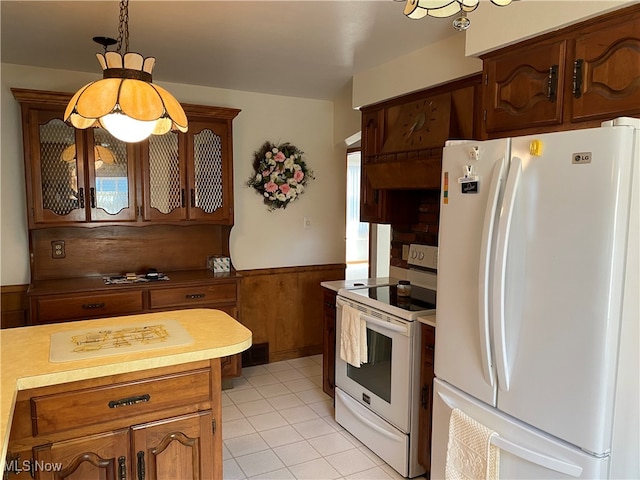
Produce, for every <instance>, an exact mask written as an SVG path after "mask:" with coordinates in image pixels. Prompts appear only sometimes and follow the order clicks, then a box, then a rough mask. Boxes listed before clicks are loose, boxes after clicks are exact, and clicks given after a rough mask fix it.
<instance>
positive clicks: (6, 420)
mask: <svg viewBox="0 0 640 480" xmlns="http://www.w3.org/2000/svg"><path fill="white" fill-rule="evenodd" d="M164 324H167V325H171V324H175V327H177V329H178V330H179V332H178V333H180V332H181V334H180V335H177V337H179V339H178V341H177V342H173V344H171V342H166V343H167V346H165V345H163V344H162V341H156V342H155V343H151V344H149V345H147V346H146V347H145V346H143V347H141V349H139V350H137V351H125V352H124V353H119V352H118V353H114V351H113V350H115V349H111V352H109V353H107V354H105V355H98V354H95V353H94V354H91V353H89V355H88V356H87V355H86V353H85V352H82V353H79V356H80V357H82V358H81V359H74V358H71V359H68V358H66V357H65V355H67V354H66V353H63V354H62V356H60V352H58V356H59V358H56V359H55V361H51V360H52V357H51V355H53V353H55V352H54V351H55V350H56V348H55V347H56V345H55V342H54V345H53V349H52V338H58V337H59V336H60V335H63V336H64V335H65V332H66V333H69V334H70V335H71V334H74V333H76V332H81V331H86V332H96V331H100V332H101V333H102V332H114V331H130V327H132V326H134V327H137V326H140V325H149V326H158V325H160V326H162V325H164ZM75 337H77V336H74V339H75ZM168 337H171V335H168ZM251 340H252V335H251V331H249V330H248V329H247V328H245V327H244V326H242V325H241V324H240V323H238V322H237V321H236V320H234V319H233V318H231V317H230V316H229V315H227V314H226V313H224V312H222V311H219V310H210V309H192V310H176V311H168V312H160V313H152V314H143V315H129V316H125V317H114V318H104V319H98V320H85V321H78V322H66V323H59V324H48V325H39V326H32V327H23V328H15V329H8V330H2V331H0V345H1V357H0V358H1V365H0V373H1V377H0V382H1V383H0V388H1V390H0V435H1V437H0V438H1V439H2V449H1V452H0V455H1V456H0V467H1V468H2V471H3V472H4V471H6V467H7V466H9V467H12V468H13V469H14V470H16V473H18V476H16V477H12V478H22V477H21V476H20V473H21V472H22V473H25V472H24V470H29V469H32V470H33V468H36V467H38V465H39V466H40V467H41V469H44V468H52V465H53V467H55V465H54V464H55V460H56V459H69V458H71V454H70V452H72V450H73V449H74V448H75V449H76V450H78V444H79V443H82V442H84V444H83V445H81V447H83V448H84V445H87V447H86V448H88V449H89V450H90V451H91V452H93V453H95V452H97V454H96V455H95V457H96V459H97V460H96V462H95V463H96V464H100V461H102V462H103V464H105V465H107V466H106V467H105V469H106V470H108V471H109V472H112V473H113V474H114V478H125V477H127V478H128V477H130V476H131V477H133V476H134V475H133V472H134V471H136V469H140V468H142V469H144V459H141V458H140V454H141V452H143V451H147V452H149V451H152V450H153V449H149V448H141V449H140V451H139V452H138V458H137V459H127V457H129V456H130V454H129V452H130V451H138V445H137V444H136V443H135V441H137V440H136V439H139V438H141V439H142V440H141V442H142V444H144V445H148V444H149V443H150V442H151V443H153V441H154V439H158V438H160V437H158V435H160V436H161V437H162V438H163V439H164V440H162V441H164V443H163V444H162V445H158V448H156V449H155V450H153V451H154V452H156V451H157V452H160V454H159V455H158V456H157V457H154V458H153V459H152V458H147V478H154V477H155V468H156V467H157V468H159V466H161V464H162V465H164V466H167V465H168V464H171V468H172V469H174V470H173V471H174V472H178V473H189V475H190V476H193V477H196V478H199V477H204V474H205V471H203V465H202V462H200V461H198V462H197V461H196V460H193V461H189V462H175V461H173V462H172V460H171V456H172V455H173V453H176V452H178V451H180V448H182V449H183V450H184V449H187V450H189V452H191V453H190V454H192V453H193V452H194V451H197V450H201V449H203V448H205V450H202V453H204V452H205V451H206V448H209V449H211V451H212V452H213V457H214V458H213V460H214V462H212V459H211V458H208V459H206V460H207V461H208V462H209V463H214V465H205V467H207V469H208V467H210V471H211V472H213V478H218V477H219V478H221V474H222V466H221V462H222V450H221V449H222V443H221V428H219V426H220V424H221V419H220V411H221V406H220V393H221V392H220V360H219V358H220V357H223V356H227V355H233V354H236V353H240V352H242V351H244V350H246V349H247V348H249V347H250V346H251ZM143 343H144V342H143ZM112 346H113V345H112ZM94 349H95V347H94ZM86 350H90V349H86ZM121 350H123V351H124V350H127V349H126V348H122V349H121ZM105 351H106V349H105ZM103 400H104V401H103ZM105 412H106V415H103V413H105ZM14 413H15V415H14ZM25 417H26V418H25ZM29 417H31V418H29ZM207 422H208V432H205V433H206V435H205V436H206V437H207V438H204V440H203V439H202V438H199V437H198V435H197V434H196V433H197V432H196V433H194V425H196V426H198V428H200V427H202V426H203V425H205V424H206V423H207ZM12 423H13V428H12ZM172 423H174V424H175V428H174V429H173V430H172V429H171V428H169V429H168V430H167V428H168V427H166V426H167V425H171V424H172ZM163 426H164V427H165V428H164V430H162V427H163ZM216 426H217V427H218V428H217V430H218V432H217V433H216V432H215V430H216ZM183 427H184V428H183ZM154 429H155V430H154ZM179 430H180V431H179ZM182 430H184V432H183V431H182ZM212 430H213V435H211V431H212ZM65 432H66V433H65ZM158 432H160V433H158ZM162 432H168V433H166V434H164V436H163V435H162ZM154 435H156V436H155V437H154ZM10 436H11V444H12V447H11V449H12V450H16V451H22V453H23V456H22V458H20V459H18V458H16V454H15V451H13V452H12V454H13V456H12V457H11V458H8V457H7V450H8V446H9V443H10ZM16 437H17V438H18V440H17V441H16V440H15V439H16ZM72 437H73V438H72ZM193 437H197V442H196V443H197V444H198V445H199V446H196V447H189V441H190V440H192V439H193ZM173 440H177V441H173ZM39 442H41V443H39ZM145 442H146V443H145ZM35 443H37V444H38V446H35ZM171 443H174V444H179V445H178V446H177V447H176V446H175V445H173V446H171V445H169V444H171ZM31 447H34V448H33V449H31ZM107 447H108V448H107ZM183 447H184V448H183ZM162 451H166V452H168V453H167V455H164V457H167V458H164V459H162V457H161V452H162ZM171 452H173V453H171ZM31 453H33V455H34V456H35V457H36V459H35V461H36V462H42V463H35V464H34V463H33V462H32V463H31V464H27V463H25V462H26V461H28V460H29V459H28V458H25V457H26V456H28V455H30V454H31ZM121 453H122V455H121ZM183 453H184V452H183ZM85 457H87V456H85ZM201 457H202V455H201ZM87 458H88V457H87ZM189 458H191V457H189ZM193 458H195V457H193ZM105 459H107V460H108V459H111V460H110V463H109V461H103V460H105ZM167 459H168V460H167ZM141 461H142V462H143V463H141ZM115 462H117V465H116V464H115ZM136 462H137V463H136ZM84 463H87V462H84ZM187 463H188V465H187ZM205 463H206V462H205ZM216 463H217V464H216ZM25 467H26V468H25ZM73 468H84V467H82V466H80V467H78V465H75V466H74V467H73ZM176 468H178V469H179V470H176ZM81 471H82V470H76V472H81ZM30 473H34V472H33V471H31V472H30ZM39 473H41V474H43V475H42V476H40V477H36V478H53V477H49V475H52V474H51V472H43V471H41V472H39ZM116 474H117V476H116ZM204 478H207V477H204Z"/></svg>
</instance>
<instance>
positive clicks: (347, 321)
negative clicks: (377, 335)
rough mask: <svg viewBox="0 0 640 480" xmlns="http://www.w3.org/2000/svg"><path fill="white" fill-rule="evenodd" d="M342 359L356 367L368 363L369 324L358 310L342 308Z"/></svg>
mask: <svg viewBox="0 0 640 480" xmlns="http://www.w3.org/2000/svg"><path fill="white" fill-rule="evenodd" d="M341 321H342V328H341V329H340V358H341V359H342V360H344V361H345V362H347V363H348V364H350V365H353V366H354V367H358V368H360V365H361V364H363V363H367V322H366V321H365V320H364V319H362V318H360V312H359V311H358V309H357V308H353V307H352V306H350V305H343V306H342V317H341Z"/></svg>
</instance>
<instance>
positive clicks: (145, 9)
mask: <svg viewBox="0 0 640 480" xmlns="http://www.w3.org/2000/svg"><path fill="white" fill-rule="evenodd" d="M0 6H1V10H0V17H1V48H2V50H1V60H2V62H3V63H15V64H22V65H33V66H40V67H50V68H57V69H65V70H75V71H84V72H92V73H93V72H95V73H96V74H100V72H101V70H100V66H99V64H98V62H97V60H96V58H95V53H96V52H101V51H102V46H100V45H98V44H97V43H95V42H93V41H92V38H93V37H94V36H107V37H112V38H116V39H117V37H118V18H119V4H118V1H117V0H108V1H82V0H75V1H73V0H72V1H57V0H44V1H42V0H41V1H24V0H19V1H7V0H2V1H1V2H0ZM403 8H404V2H397V1H393V0H321V1H312V0H297V1H269V0H259V1H243V0H234V1H222V0H209V1H167V0H165V1H149V0H131V1H130V3H129V40H130V48H129V49H130V51H136V52H139V53H141V54H142V55H146V56H154V57H156V67H155V69H154V77H153V78H154V81H159V82H163V81H164V82H176V83H185V84H192V85H204V86H211V87H220V88H227V89H233V90H243V91H252V92H260V93H271V94H277V95H290V96H296V97H306V98H317V99H326V100H331V99H333V98H335V96H336V94H337V93H338V92H339V91H340V90H341V89H342V88H344V87H345V86H346V85H347V84H348V83H349V81H350V79H351V78H352V77H353V75H354V74H356V73H359V72H362V71H366V70H368V69H370V68H372V67H375V66H377V65H381V64H384V63H386V62H388V61H390V60H392V59H393V58H395V57H398V56H401V55H404V54H407V53H409V52H412V51H414V50H418V49H420V48H422V47H424V46H425V45H428V44H429V43H431V42H434V41H437V40H439V39H442V38H445V37H446V36H450V35H461V34H460V33H458V32H456V31H455V30H453V28H452V27H451V21H450V20H449V19H440V20H439V19H431V18H424V19H421V20H410V19H408V18H406V17H405V16H404V15H403V14H402V10H403ZM111 48H112V49H113V48H114V47H111Z"/></svg>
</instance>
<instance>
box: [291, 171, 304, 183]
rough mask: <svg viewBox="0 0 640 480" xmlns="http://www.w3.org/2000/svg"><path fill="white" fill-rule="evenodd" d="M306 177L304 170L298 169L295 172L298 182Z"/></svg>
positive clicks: (294, 176)
mask: <svg viewBox="0 0 640 480" xmlns="http://www.w3.org/2000/svg"><path fill="white" fill-rule="evenodd" d="M303 178H304V172H303V171H302V170H296V171H295V172H294V174H293V179H294V180H295V181H296V182H301V181H302V179H303Z"/></svg>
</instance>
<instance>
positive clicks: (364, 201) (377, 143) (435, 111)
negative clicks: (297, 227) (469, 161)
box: [360, 75, 480, 225]
mask: <svg viewBox="0 0 640 480" xmlns="http://www.w3.org/2000/svg"><path fill="white" fill-rule="evenodd" d="M479 89H480V75H472V76H470V77H466V78H463V79H460V80H456V81H453V82H451V83H448V84H446V85H441V86H439V87H435V88H431V89H428V90H423V91H420V92H415V93H411V94H408V95H405V96H403V97H401V98H395V99H393V100H389V101H386V102H383V103H379V104H376V105H370V106H367V107H363V108H362V130H361V131H362V168H361V177H360V221H362V222H369V223H389V224H395V225H399V224H404V225H408V224H412V223H415V222H416V221H417V218H418V208H417V205H418V200H417V198H418V197H419V192H420V191H421V190H427V189H429V190H437V189H439V188H440V183H441V179H440V176H441V170H442V150H443V147H444V144H445V142H446V141H447V140H449V139H473V138H476V132H477V129H476V124H477V122H476V110H475V108H474V107H475V106H476V105H477V100H478V97H479V94H478V93H479Z"/></svg>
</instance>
